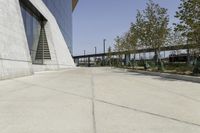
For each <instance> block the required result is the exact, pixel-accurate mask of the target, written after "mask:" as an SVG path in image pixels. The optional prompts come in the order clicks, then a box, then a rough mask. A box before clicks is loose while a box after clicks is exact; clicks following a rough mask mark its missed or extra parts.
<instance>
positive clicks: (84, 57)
mask: <svg viewBox="0 0 200 133" xmlns="http://www.w3.org/2000/svg"><path fill="white" fill-rule="evenodd" d="M85 54H86V51H85V50H84V65H85V64H86V58H85Z"/></svg>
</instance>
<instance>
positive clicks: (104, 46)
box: [103, 39, 106, 54]
mask: <svg viewBox="0 0 200 133" xmlns="http://www.w3.org/2000/svg"><path fill="white" fill-rule="evenodd" d="M103 52H104V54H105V53H106V39H103Z"/></svg>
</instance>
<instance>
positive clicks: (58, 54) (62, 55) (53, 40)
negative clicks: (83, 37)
mask: <svg viewBox="0 0 200 133" xmlns="http://www.w3.org/2000/svg"><path fill="white" fill-rule="evenodd" d="M30 1H31V2H32V4H33V5H34V6H35V7H36V8H37V9H38V10H39V11H40V13H41V14H42V15H43V16H44V17H45V18H46V19H47V24H46V25H45V30H46V35H47V40H48V44H49V49H50V53H51V57H52V60H51V61H50V60H49V61H46V62H45V64H47V67H48V66H49V65H51V68H52V65H54V66H57V67H58V68H68V67H75V64H74V61H73V58H72V56H71V54H70V52H69V49H68V47H67V44H66V42H65V40H64V37H63V35H62V33H61V31H60V28H59V26H58V24H57V22H56V19H55V17H54V16H53V15H52V13H51V12H50V11H49V9H48V8H47V7H46V5H45V4H44V3H43V2H42V1H41V0H30Z"/></svg>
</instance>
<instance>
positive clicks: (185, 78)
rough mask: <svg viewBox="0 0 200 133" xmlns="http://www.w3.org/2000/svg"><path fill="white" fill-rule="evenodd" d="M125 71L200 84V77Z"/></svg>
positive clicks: (126, 70)
mask: <svg viewBox="0 0 200 133" xmlns="http://www.w3.org/2000/svg"><path fill="white" fill-rule="evenodd" d="M123 71H124V72H135V73H141V74H144V75H151V76H160V77H162V78H170V79H177V80H182V81H189V82H194V83H200V77H195V76H187V75H178V74H169V73H160V72H149V71H141V70H130V69H124V70H123Z"/></svg>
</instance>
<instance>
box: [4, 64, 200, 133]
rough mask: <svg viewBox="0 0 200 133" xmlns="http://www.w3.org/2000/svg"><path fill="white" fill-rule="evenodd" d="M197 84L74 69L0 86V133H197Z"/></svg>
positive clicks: (199, 89)
mask: <svg viewBox="0 0 200 133" xmlns="http://www.w3.org/2000/svg"><path fill="white" fill-rule="evenodd" d="M199 96H200V84H197V83H191V82H184V81H178V80H173V79H164V78H161V77H158V76H147V75H143V74H138V73H127V72H126V73H125V72H123V71H121V70H117V69H110V68H77V69H71V70H66V71H58V72H44V73H37V74H35V75H33V76H29V77H23V78H17V79H11V80H4V81H0V118H1V119H0V133H198V132H200V97H199Z"/></svg>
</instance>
